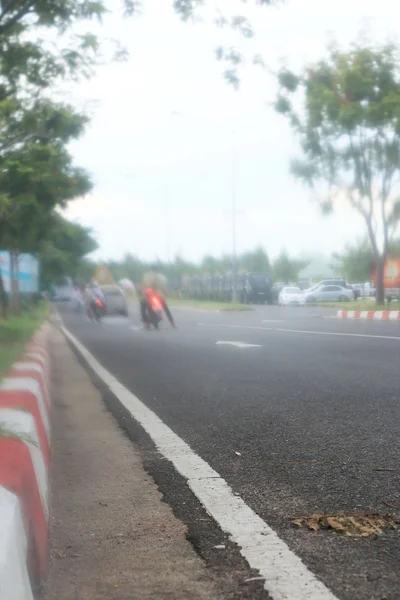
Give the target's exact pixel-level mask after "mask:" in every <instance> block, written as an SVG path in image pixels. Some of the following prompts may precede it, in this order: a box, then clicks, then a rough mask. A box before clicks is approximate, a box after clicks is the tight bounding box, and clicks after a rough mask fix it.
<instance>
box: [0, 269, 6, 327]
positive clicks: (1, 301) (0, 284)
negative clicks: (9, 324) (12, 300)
mask: <svg viewBox="0 0 400 600" xmlns="http://www.w3.org/2000/svg"><path fill="white" fill-rule="evenodd" d="M0 307H1V316H2V317H3V319H4V320H5V319H7V308H8V298H7V294H6V290H5V287H4V281H3V275H2V274H1V271H0Z"/></svg>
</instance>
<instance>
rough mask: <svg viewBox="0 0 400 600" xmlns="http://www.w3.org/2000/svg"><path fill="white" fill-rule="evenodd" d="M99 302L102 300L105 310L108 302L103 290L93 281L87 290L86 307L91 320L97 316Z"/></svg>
mask: <svg viewBox="0 0 400 600" xmlns="http://www.w3.org/2000/svg"><path fill="white" fill-rule="evenodd" d="M98 300H100V302H101V303H102V305H103V306H104V308H105V306H106V301H105V297H104V293H103V290H102V289H101V288H100V286H99V284H98V283H97V282H96V281H92V282H91V283H90V284H89V285H88V286H87V287H86V290H85V305H86V311H87V315H88V317H89V319H93V318H94V317H95V315H96V310H97V301H98Z"/></svg>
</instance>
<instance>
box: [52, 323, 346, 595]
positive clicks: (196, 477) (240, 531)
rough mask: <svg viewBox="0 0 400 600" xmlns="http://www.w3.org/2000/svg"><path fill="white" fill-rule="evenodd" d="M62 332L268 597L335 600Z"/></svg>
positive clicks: (237, 499)
mask: <svg viewBox="0 0 400 600" xmlns="http://www.w3.org/2000/svg"><path fill="white" fill-rule="evenodd" d="M62 331H63V332H64V335H65V336H66V337H67V339H69V340H70V342H71V343H72V344H73V345H74V346H75V348H76V349H77V350H78V351H79V353H80V354H81V355H82V356H83V358H84V359H85V360H86V361H87V363H88V365H89V366H90V367H91V368H92V369H93V371H94V372H95V373H96V375H97V376H98V377H100V379H102V380H103V381H104V383H105V384H106V385H107V386H108V388H109V389H110V391H111V392H112V393H113V394H114V395H115V396H116V397H117V398H118V400H119V402H120V403H121V404H122V405H123V406H124V407H125V408H126V409H127V410H128V411H129V413H130V414H131V415H132V417H133V418H134V419H135V420H136V421H137V422H138V423H140V425H141V426H142V427H143V429H144V430H145V431H146V432H147V433H148V434H149V436H150V437H151V438H152V440H153V442H154V443H155V444H156V446H157V448H158V450H159V452H160V453H161V454H162V455H163V456H164V457H165V458H166V459H167V460H169V461H171V462H172V464H173V465H174V467H175V469H176V470H177V471H178V472H179V473H180V474H181V475H182V476H183V477H184V478H185V479H186V480H187V484H188V486H189V488H190V489H191V490H192V492H193V493H194V494H195V496H196V497H197V498H198V500H199V501H200V502H201V503H202V504H203V506H204V508H205V509H206V510H207V512H208V513H209V514H210V515H211V516H212V517H213V518H214V519H215V521H216V522H217V523H218V524H219V526H220V527H221V529H222V530H223V531H225V532H226V533H228V534H229V535H230V538H231V540H232V541H233V542H235V543H236V544H237V545H238V546H239V548H240V552H241V554H242V556H243V557H244V558H245V559H246V560H247V562H248V563H249V565H250V567H251V568H253V569H257V571H259V573H260V575H261V576H262V577H264V578H265V583H264V587H265V589H266V590H267V591H268V592H269V594H270V596H271V598H273V599H274V600H337V598H336V596H334V595H333V594H332V592H331V591H330V590H329V589H328V588H327V587H326V586H325V585H324V584H323V583H322V582H321V581H319V579H317V578H316V577H315V575H314V574H313V573H312V572H311V571H309V570H308V569H307V567H306V566H305V565H304V563H303V562H302V561H301V560H300V558H299V557H298V556H296V554H294V552H292V551H291V550H290V549H289V548H288V546H287V545H286V544H285V542H283V541H282V540H281V539H280V538H279V537H278V535H277V534H276V533H275V531H274V530H273V529H271V527H270V526H269V525H268V524H267V523H265V521H263V520H262V519H261V518H260V517H259V516H258V515H257V514H256V513H255V512H254V511H253V510H252V509H251V508H250V507H249V506H247V504H246V503H245V502H244V500H242V498H241V497H240V496H236V495H235V494H234V493H233V491H232V489H231V488H230V487H229V485H228V484H227V482H226V481H224V479H222V477H220V475H219V474H218V473H217V472H216V471H214V469H213V468H212V467H211V466H210V465H209V464H208V463H207V462H205V461H204V460H203V459H202V458H201V457H200V456H198V454H196V453H195V452H194V451H193V450H192V448H191V447H190V446H189V445H188V444H187V443H186V442H184V441H183V440H182V439H181V438H180V437H179V436H177V435H176V434H175V433H174V432H173V431H172V430H171V429H170V428H169V427H168V426H167V425H165V423H163V421H162V420H161V419H160V418H159V417H158V416H157V415H156V414H155V413H154V412H153V411H152V410H150V409H149V408H148V407H147V406H146V405H145V404H144V403H143V402H141V401H140V400H139V398H138V397H137V396H135V395H134V394H133V393H132V392H130V391H129V390H128V389H127V388H126V387H124V386H123V385H122V384H121V383H120V382H119V381H118V380H117V379H116V378H115V377H114V376H113V375H112V374H111V373H109V372H108V371H107V370H106V369H105V368H104V367H103V366H102V365H101V364H100V363H99V362H98V361H97V360H96V359H95V358H94V356H93V355H92V354H91V353H90V352H89V351H88V350H87V349H86V348H85V347H84V346H83V345H82V344H81V343H80V342H79V341H78V340H77V339H76V338H75V337H74V336H73V335H72V334H71V333H70V332H69V331H68V330H67V329H65V328H64V327H63V328H62Z"/></svg>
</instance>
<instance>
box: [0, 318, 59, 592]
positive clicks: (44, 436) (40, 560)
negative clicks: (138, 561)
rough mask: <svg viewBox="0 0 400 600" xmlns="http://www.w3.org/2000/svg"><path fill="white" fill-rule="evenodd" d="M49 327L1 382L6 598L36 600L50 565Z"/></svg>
mask: <svg viewBox="0 0 400 600" xmlns="http://www.w3.org/2000/svg"><path fill="white" fill-rule="evenodd" d="M48 335H49V326H48V325H44V326H43V327H42V328H41V329H40V330H39V331H38V332H37V333H36V335H35V336H34V338H33V340H32V342H31V343H30V344H29V345H28V346H27V348H26V351H25V353H24V355H23V357H22V359H21V361H20V362H16V363H15V364H14V365H13V366H12V367H11V369H10V371H9V372H8V374H7V376H6V377H5V378H4V379H3V380H2V381H1V382H0V600H33V597H34V589H36V588H37V587H39V586H40V585H41V584H42V583H43V581H44V578H45V574H46V567H47V562H48V543H47V541H48V519H49V485H48V471H49V464H50V388H49V383H50V381H49V379H50V357H49V352H48V348H47V344H48Z"/></svg>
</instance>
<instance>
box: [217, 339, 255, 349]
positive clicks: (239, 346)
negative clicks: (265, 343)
mask: <svg viewBox="0 0 400 600" xmlns="http://www.w3.org/2000/svg"><path fill="white" fill-rule="evenodd" d="M215 343H216V344H217V345H218V344H228V345H230V346H236V347H237V348H262V346H260V344H246V343H245V342H223V341H220V342H215Z"/></svg>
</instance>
